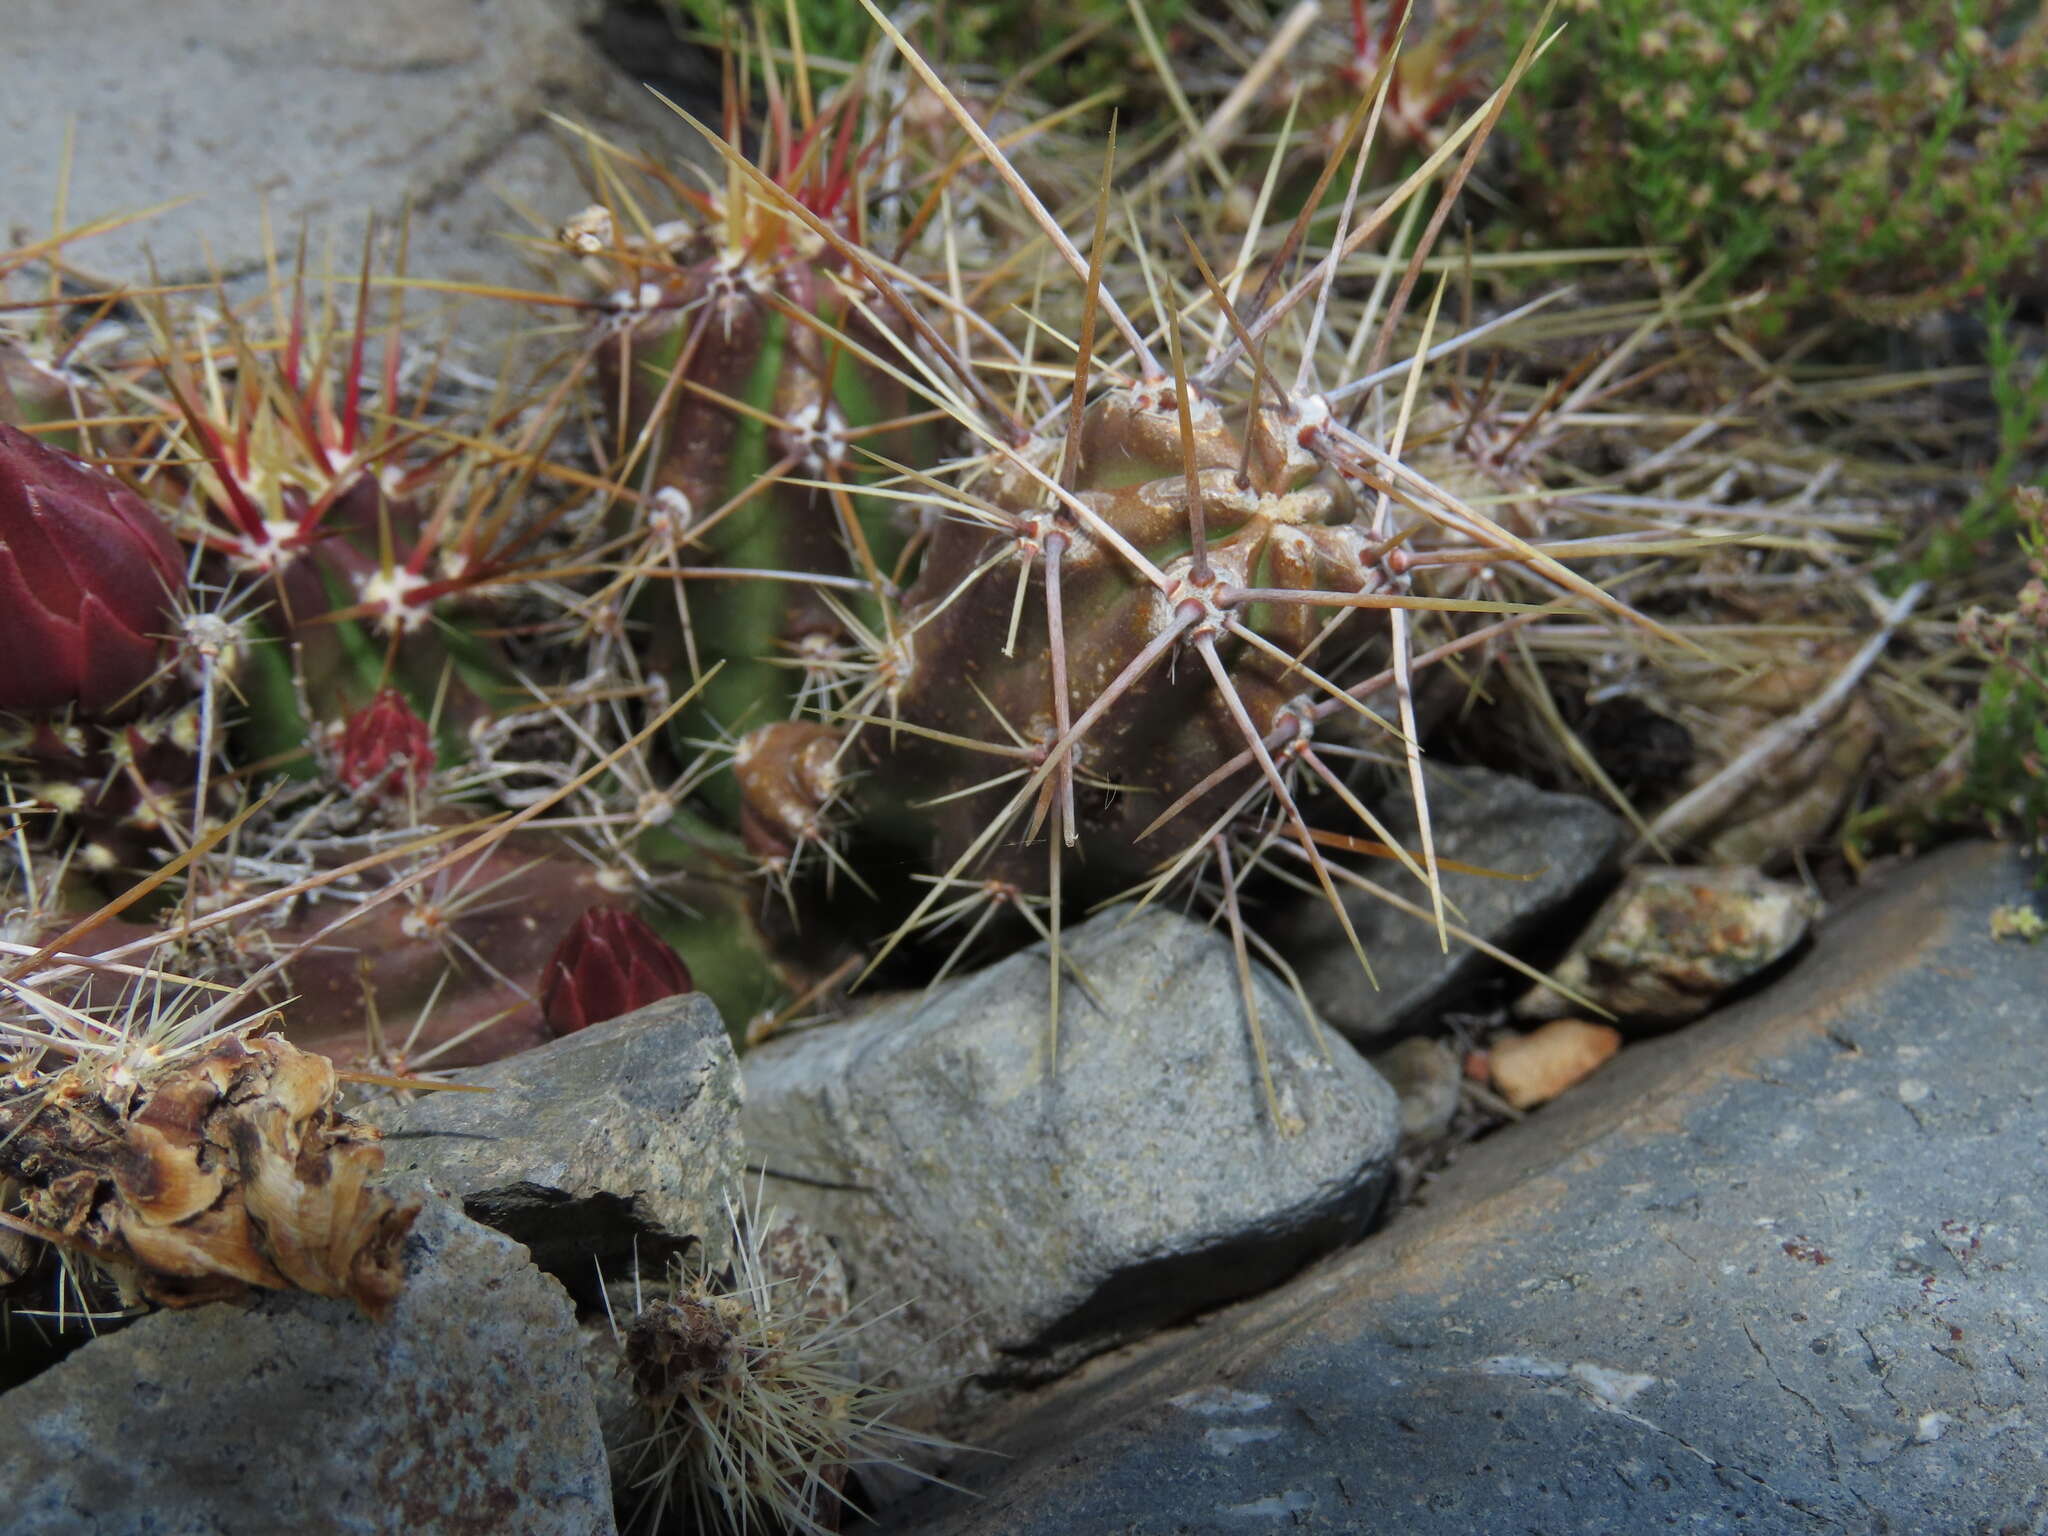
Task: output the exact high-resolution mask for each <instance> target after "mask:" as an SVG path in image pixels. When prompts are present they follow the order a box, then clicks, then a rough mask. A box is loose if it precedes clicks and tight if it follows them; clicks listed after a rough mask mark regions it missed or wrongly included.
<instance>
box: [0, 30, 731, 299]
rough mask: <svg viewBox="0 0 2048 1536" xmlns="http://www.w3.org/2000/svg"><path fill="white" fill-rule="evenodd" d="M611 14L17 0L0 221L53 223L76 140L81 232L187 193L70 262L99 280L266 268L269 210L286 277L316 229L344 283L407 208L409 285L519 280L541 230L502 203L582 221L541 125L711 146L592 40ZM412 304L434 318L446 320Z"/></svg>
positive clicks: (563, 149)
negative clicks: (374, 233) (370, 241)
mask: <svg viewBox="0 0 2048 1536" xmlns="http://www.w3.org/2000/svg"><path fill="white" fill-rule="evenodd" d="M599 10H601V6H599V5H597V4H595V3H593V0H579V3H575V4H571V3H569V0H494V3H493V4H491V5H489V6H481V5H478V4H477V3H476V0H351V3H349V4H345V5H335V4H327V3H323V0H266V3H264V4H261V5H251V4H248V3H246V0H184V3H181V4H178V5H175V6H165V5H160V4H154V3H152V0H94V3H93V6H92V9H91V15H90V17H89V18H82V16H81V13H80V11H79V10H78V8H77V7H76V6H75V5H73V4H71V3H70V0H10V3H9V4H8V7H7V47H6V49H5V50H4V53H0V87H4V88H0V139H4V140H5V141H6V143H7V145H8V154H7V157H6V160H5V162H4V163H0V207H4V208H6V209H7V210H8V217H9V218H10V219H11V220H13V221H16V222H17V223H21V224H32V221H41V220H44V219H46V218H47V217H48V212H49V210H50V209H52V208H53V207H54V206H55V204H56V197H57V190H58V178H59V175H60V172H61V170H62V165H63V146H64V135H65V132H66V129H67V127H69V126H72V125H75V127H76V130H77V143H76V150H75V154H74V159H73V165H72V195H71V203H70V219H71V222H72V223H80V222H83V221H85V220H87V219H93V218H98V217H101V216H104V215H109V214H124V213H133V212H137V211H139V210H141V209H144V208H147V207H152V206H154V205H156V204H158V203H162V202H164V201H166V200H169V199H175V198H187V197H190V198H193V199H194V200H193V201H191V202H188V203H185V204H184V205H183V206H181V207H178V208H175V209H172V210H169V211H167V212H165V213H163V214H161V215H159V216H157V217H155V218H151V219H149V220H147V221H144V222H142V223H139V224H133V225H129V226H127V227H124V228H121V229H118V230H115V231H112V232H110V233H108V234H105V235H100V236H95V237H94V238H92V239H90V240H87V241H83V242H80V243H79V244H78V245H76V246H75V247H74V248H73V249H71V250H70V251H69V252H67V254H68V255H69V256H71V257H72V259H74V260H76V261H77V262H79V263H80V264H82V265H83V266H84V267H86V268H87V269H88V270H92V271H99V272H105V273H108V274H109V275H112V276H116V277H119V278H123V279H128V280H133V281H138V282H139V281H144V280H146V279H147V276H148V271H149V269H148V266H147V265H146V262H145V252H146V251H147V252H153V253H154V255H155V257H156V261H157V267H158V270H159V271H160V272H161V273H162V275H163V278H164V280H165V281H168V282H176V281H182V280H188V279H193V278H197V279H201V280H204V279H207V278H208V277H210V276H211V274H212V273H213V272H214V271H215V270H218V271H220V272H222V273H223V274H226V275H228V276H230V277H232V276H234V275H235V274H237V273H242V272H252V271H255V270H257V269H258V268H260V266H261V264H262V260H263V243H262V211H263V208H264V206H265V204H266V203H267V204H268V206H269V210H270V216H271V220H272V226H273V228H274V229H275V231H276V232H277V240H278V244H279V247H280V251H281V254H282V255H283V256H284V257H285V258H286V259H289V255H290V252H291V250H292V247H293V245H294V243H295V241H296V239H297V232H298V229H299V226H300V223H301V221H302V220H306V221H309V222H310V226H311V228H312V230H313V234H314V239H313V245H312V250H313V252H314V255H313V257H312V262H311V265H312V268H313V270H314V271H316V272H327V271H329V270H332V269H333V268H331V267H330V265H329V261H328V258H327V256H326V255H324V254H323V252H324V251H325V250H326V243H325V241H326V237H327V236H328V235H332V236H333V237H334V247H333V249H334V256H333V261H334V263H335V265H336V266H338V268H339V269H340V270H341V271H344V272H348V271H353V270H354V267H355V264H356V261H357V260H358V253H359V252H360V249H361V241H362V228H363V218H364V216H365V215H366V214H367V213H370V212H372V211H375V212H376V213H378V214H379V215H381V216H383V217H384V218H385V219H386V220H387V221H389V222H393V223H395V219H396V216H397V215H398V214H399V213H400V212H401V211H402V210H404V209H406V208H407V206H408V205H409V206H410V209H411V226H412V232H411V261H410V267H411V270H413V271H415V272H417V273H420V274H423V275H426V276H431V277H434V278H437V279H461V280H474V281H489V282H501V283H502V282H512V283H515V284H521V285H525V284H526V282H527V278H526V276H525V260H524V257H523V255H522V253H521V251H520V248H519V246H518V245H517V243H516V241H514V240H513V239H508V238H507V236H508V235H521V234H530V233H533V231H532V230H531V229H530V228H529V227H528V226H527V225H526V224H525V222H524V221H523V220H522V219H521V218H520V216H519V215H518V214H517V213H516V212H515V211H514V209H513V207H512V205H511V203H510V202H508V201H507V199H508V198H509V199H514V200H516V201H517V202H518V203H520V204H522V205H523V206H526V207H529V208H532V209H534V210H535V211H536V212H537V213H538V214H539V215H540V216H541V217H542V218H544V219H553V218H559V217H561V216H563V215H565V214H567V213H570V212H573V211H574V209H575V208H576V207H578V206H580V203H581V198H580V196H579V192H578V190H577V189H578V187H579V181H578V178H577V167H578V164H579V152H578V150H577V149H576V148H575V147H574V146H573V145H572V144H571V143H570V142H569V141H568V140H567V139H566V138H565V137H564V136H563V135H562V134H561V133H560V132H559V131H558V130H556V129H554V128H553V127H551V126H550V125H549V124H548V123H547V122H546V120H545V116H544V114H545V113H547V112H548V111H557V112H561V113H563V114H564V115H566V116H568V117H571V118H574V119H577V120H580V121H583V122H587V123H588V124H589V125H590V126H592V127H593V128H596V129H597V130H598V131H599V132H601V133H604V134H606V135H607V136H610V137H613V138H615V139H622V140H624V141H625V142H628V143H632V144H636V145H646V146H649V147H655V148H662V149H667V150H671V151H673V152H675V153H678V154H684V155H687V154H690V153H692V152H693V151H694V150H695V144H694V142H693V141H694V140H695V139H696V135H695V134H694V133H692V132H691V131H690V130H689V129H688V128H687V126H685V125H683V124H681V123H680V122H679V121H678V120H676V119H675V118H674V117H673V116H672V115H670V114H669V113H668V112H667V111H666V110H665V109H664V108H662V107H661V105H660V104H659V103H658V102H656V101H655V100H654V99H653V98H652V97H651V96H650V95H649V94H648V93H647V92H646V91H644V90H642V89H640V87H639V86H638V85H636V84H635V83H634V82H632V81H629V80H627V79H626V78H625V77H624V76H623V75H621V74H620V73H619V72H618V71H617V70H616V69H615V68H614V67H613V66H612V65H611V64H610V63H609V61H607V60H606V59H605V58H604V57H603V55H602V54H600V53H599V52H598V51H597V49H596V48H595V47H593V46H592V45H591V43H590V42H589V41H588V40H587V39H586V37H585V35H584V32H583V30H582V25H581V24H582V23H584V22H587V21H591V20H594V19H595V17H596V14H597V13H598V11H599ZM82 19H83V20H85V21H87V22H88V25H87V26H86V29H85V30H84V31H81V21H82ZM85 103H90V109H89V110H84V111H81V105H82V104H85ZM32 227H34V225H33V224H32ZM38 232H40V229H39V228H38ZM0 233H4V232H0ZM0 243H4V242H0ZM416 300H417V307H418V310H419V311H420V312H425V311H426V310H428V309H429V308H431V307H432V305H433V303H434V299H433V297H432V296H429V295H424V294H423V295H417V296H416ZM470 310H471V311H472V312H475V313H477V314H478V315H479V316H481V315H482V314H483V312H485V311H490V312H492V323H493V324H495V325H496V326H497V327H498V328H499V329H503V328H505V327H507V326H513V327H516V326H517V324H519V321H518V320H517V319H516V318H514V317H512V316H511V315H510V314H509V312H508V311H506V310H505V307H504V306H502V305H492V304H483V303H478V304H473V305H471V306H470Z"/></svg>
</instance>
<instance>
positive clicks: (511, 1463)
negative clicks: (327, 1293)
mask: <svg viewBox="0 0 2048 1536" xmlns="http://www.w3.org/2000/svg"><path fill="white" fill-rule="evenodd" d="M405 1258H406V1286H405V1289H404V1291H403V1292H401V1293H400V1295H399V1298H398V1303H397V1305H396V1307H394V1308H393V1310H392V1314H391V1316H390V1317H389V1318H387V1319H385V1320H384V1321H383V1322H372V1321H370V1320H369V1319H368V1318H366V1317H364V1316H363V1315H362V1314H361V1313H360V1312H359V1311H357V1310H356V1308H355V1307H353V1306H352V1305H350V1304H349V1303H347V1302H343V1301H330V1300H326V1299H324V1298H321V1297H315V1296H306V1295H302V1294H299V1293H296V1292H288V1293H282V1294H269V1295H264V1296H263V1297H262V1298H261V1299H259V1300H257V1301H256V1302H254V1303H253V1304H252V1305H249V1306H246V1307H244V1306H240V1305H234V1304H228V1303H220V1304H215V1305H212V1306H206V1307H198V1308H194V1309H193V1310H191V1311H185V1312H157V1313H154V1314H152V1315H150V1316H148V1317H145V1318H142V1319H141V1320H139V1321H137V1322H135V1323H133V1324H131V1325H129V1326H128V1327H126V1328H123V1329H121V1330H120V1331H118V1332H115V1333H109V1334H107V1335H105V1336H103V1337H101V1338H98V1339H95V1340H93V1341H92V1342H91V1343H89V1344H86V1345H85V1346H84V1347H82V1348H81V1349H79V1350H77V1351H76V1352H75V1353H73V1354H72V1355H71V1356H70V1357H69V1358H67V1359H66V1360H65V1361H64V1362H63V1363H62V1364H60V1365H57V1366H55V1367H53V1368H52V1369H50V1370H48V1371H46V1372H44V1373H43V1374H42V1375H40V1376H38V1377H36V1378H35V1379H34V1380H33V1381H30V1382H28V1383H27V1384H25V1385H23V1386H20V1387H16V1388H15V1389H14V1390H13V1391H11V1392H9V1393H7V1394H6V1395H5V1396H0V1489H4V1490H5V1503H4V1506H0V1508H4V1513H0V1529H5V1530H6V1531H7V1532H8V1533H9V1536H83V1533H86V1532H91V1533H93V1536H275V1533H277V1532H282V1531H295V1532H314V1531H318V1532H322V1533H333V1536H499V1533H502V1532H511V1531H517V1532H519V1533H521V1536H609V1533H611V1532H612V1531H614V1530H615V1529H616V1527H615V1525H614V1521H613V1516H612V1500H611V1482H610V1477H609V1473H608V1470H607V1464H606V1460H605V1451H604V1441H603V1438H602V1436H601V1435H600V1434H599V1430H598V1419H597V1409H596V1406H595V1404H594V1402H593V1400H592V1396H591V1391H590V1384H589V1381H588V1379H587V1377H586V1376H585V1374H584V1370H583V1364H582V1343H581V1338H580V1336H579V1334H578V1332H577V1328H576V1319H575V1314H574V1312H573V1310H572V1309H571V1307H570V1305H569V1298H568V1297H567V1295H565V1294H564V1293H563V1290H562V1288H561V1286H559V1285H557V1284H556V1283H555V1282H554V1281H553V1280H551V1279H549V1278H548V1277H547V1276H545V1275H543V1274H541V1273H540V1272H539V1271H538V1270H536V1269H535V1268H534V1267H533V1265H532V1264H531V1263H530V1262H529V1261H528V1259H527V1257H526V1254H525V1252H524V1251H523V1250H522V1249H520V1248H519V1247H518V1245H517V1244H515V1243H513V1242H511V1241H510V1240H509V1239H507V1238H505V1237H502V1236H500V1235H499V1234H498V1233H496V1232H492V1231H489V1230H487V1229H486V1228H483V1227H479V1226H477V1225H476V1224H475V1223H473V1222H471V1221H469V1220H468V1219H466V1218H465V1217H463V1216H462V1215H461V1214H460V1213H459V1212H458V1211H456V1210H454V1209H453V1208H452V1207H451V1206H449V1205H448V1204H447V1203H446V1202H443V1201H436V1200H430V1201H429V1202H428V1203H427V1205H426V1208H425V1209H424V1210H423V1211H422V1212H421V1213H420V1218H419V1221H418V1222H417V1223H416V1224H415V1226H414V1228H413V1232H412V1234H411V1236H410V1237H409V1238H408V1239H407V1241H406V1247H405Z"/></svg>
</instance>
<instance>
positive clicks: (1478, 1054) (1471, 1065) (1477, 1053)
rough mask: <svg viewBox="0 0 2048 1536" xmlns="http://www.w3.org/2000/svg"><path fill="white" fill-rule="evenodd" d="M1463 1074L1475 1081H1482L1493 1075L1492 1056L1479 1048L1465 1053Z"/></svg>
mask: <svg viewBox="0 0 2048 1536" xmlns="http://www.w3.org/2000/svg"><path fill="white" fill-rule="evenodd" d="M1465 1075H1466V1076H1467V1077H1469V1078H1470V1079H1472V1081H1473V1082H1475V1083H1483V1082H1485V1081H1486V1080H1487V1078H1489V1077H1491V1076H1492V1075H1493V1058H1492V1056H1491V1055H1490V1054H1489V1053H1488V1052H1486V1051H1481V1050H1471V1051H1467V1052H1466V1053H1465Z"/></svg>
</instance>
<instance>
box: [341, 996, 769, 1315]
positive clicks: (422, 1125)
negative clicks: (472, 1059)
mask: <svg viewBox="0 0 2048 1536" xmlns="http://www.w3.org/2000/svg"><path fill="white" fill-rule="evenodd" d="M450 1076H451V1078H452V1079H453V1080H454V1081H456V1082H460V1083H468V1084H475V1085H478V1086H481V1087H487V1088H489V1089H490V1090H491V1091H490V1092H489V1093H429V1094H425V1095H423V1096H421V1097H420V1098H418V1099H416V1100H414V1101H413V1102H412V1103H411V1104H409V1105H405V1106H387V1107H381V1108H379V1109H378V1110H376V1111H375V1112H374V1113H375V1118H376V1119H377V1121H378V1123H379V1124H380V1125H381V1126H382V1127H383V1129H384V1136H385V1140H384V1149H385V1162H386V1166H387V1167H389V1168H390V1169H392V1170H393V1171H394V1172H408V1171H409V1172H416V1173H418V1174H420V1175H422V1176H424V1177H425V1178H426V1179H427V1180H428V1181H429V1182H430V1183H432V1184H433V1185H435V1186H436V1187H439V1188H441V1189H445V1190H446V1191H447V1192H448V1193H450V1194H451V1195H453V1196H455V1197H456V1198H457V1199H459V1200H460V1201H461V1203H462V1208H463V1210H464V1211H466V1212H467V1213H468V1214H469V1215H470V1216H471V1217H473V1218H475V1219H476V1220H478V1221H481V1222H483V1223H485V1224H486V1225H488V1226H493V1227H496V1228H497V1229H498V1230H499V1231H501V1232H503V1233H505V1234H507V1235H508V1236H510V1237H512V1238H515V1239H516V1240H518V1241H519V1242H522V1243H524V1244H526V1245H527V1247H528V1248H530V1249H531V1250H532V1251H533V1257H534V1261H535V1262H536V1263H538V1264H539V1265H540V1266H541V1268H543V1269H545V1270H548V1271H549V1272H551V1273H555V1274H565V1273H571V1272H573V1273H574V1275H575V1277H577V1278H579V1279H580V1278H581V1277H583V1276H587V1275H588V1274H589V1273H590V1269H591V1264H592V1261H593V1259H611V1258H617V1257H622V1256H625V1255H627V1254H628V1253H629V1252H630V1250H631V1249H632V1247H633V1243H634V1240H635V1239H636V1238H640V1239H643V1240H644V1239H649V1238H652V1239H657V1240H659V1239H682V1238H686V1237H693V1236H694V1237H698V1238H701V1239H703V1240H704V1241H705V1242H706V1244H707V1246H708V1248H709V1249H710V1250H711V1252H712V1253H713V1254H714V1255H715V1254H716V1253H717V1252H719V1251H720V1250H721V1249H722V1247H723V1244H724V1236H723V1234H724V1233H725V1232H726V1230H727V1216H726V1205H725V1202H726V1200H727V1198H728V1197H729V1196H731V1195H732V1193H733V1192H734V1191H735V1190H737V1189H738V1188H739V1183H740V1169H741V1147H740V1129H739V1107H740V1092H741V1088H740V1074H739V1065H738V1062H737V1061H736V1060H735V1058H734V1056H733V1049H732V1042H731V1040H730V1039H729V1038H728V1037H727V1035H726V1033H725V1026H724V1024H723V1023H721V1022H720V1020H719V1017H718V1009H717V1008H716V1007H715V1006H713V1004H712V1002H711V1000H710V999H709V998H708V997H704V996H702V995H699V994H688V995H684V996H679V997H670V998H663V999H662V1000H661V1001H660V1002H658V1003H651V1004H649V1005H648V1006H647V1007H645V1008H642V1009H640V1010H638V1011H637V1012H634V1013H628V1014H623V1015H621V1016H620V1017H619V1018H616V1019H612V1020H610V1021H609V1022H607V1023H604V1024H597V1025H593V1026H592V1027H591V1028H589V1029H586V1030H580V1031H578V1032H577V1033H576V1034H573V1035H565V1036H563V1037H562V1038H561V1039H559V1040H554V1041H551V1042H549V1043H548V1044H547V1045H544V1046H541V1047H539V1048H538V1049H536V1050H531V1051H526V1052H523V1053H521V1054H520V1055H517V1056H508V1057H506V1058H505V1059H504V1060H502V1061H495V1062H492V1063H491V1064H490V1065H488V1066H483V1067H475V1068H471V1069H469V1070H467V1071H463V1072H456V1073H451V1074H450Z"/></svg>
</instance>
